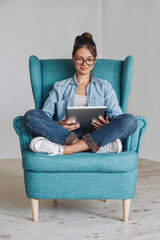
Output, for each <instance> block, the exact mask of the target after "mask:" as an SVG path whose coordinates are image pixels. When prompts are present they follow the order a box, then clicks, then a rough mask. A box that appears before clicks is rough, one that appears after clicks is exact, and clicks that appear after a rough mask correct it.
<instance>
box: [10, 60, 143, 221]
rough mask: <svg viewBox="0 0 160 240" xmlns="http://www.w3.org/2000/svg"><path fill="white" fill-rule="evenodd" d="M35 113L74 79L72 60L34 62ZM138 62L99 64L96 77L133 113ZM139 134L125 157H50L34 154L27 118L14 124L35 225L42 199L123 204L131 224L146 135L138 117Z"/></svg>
mask: <svg viewBox="0 0 160 240" xmlns="http://www.w3.org/2000/svg"><path fill="white" fill-rule="evenodd" d="M29 68H30V78H31V85H32V91H33V96H34V101H35V108H36V109H41V108H42V106H43V103H44V102H45V100H46V98H47V96H48V93H49V91H50V90H51V88H52V85H53V84H54V83H55V82H56V81H59V80H63V79H66V78H69V77H71V76H72V75H73V74H74V73H75V67H74V64H73V62H72V60H71V59H46V60H39V59H38V58H37V57H36V56H31V57H30V59H29ZM132 72H133V57H132V56H128V57H126V59H125V60H124V61H123V60H109V59H98V60H97V62H96V64H95V66H94V69H93V75H94V76H96V77H99V78H101V79H104V81H105V79H107V80H108V81H109V82H110V83H111V84H112V87H113V88H114V89H115V91H116V93H117V98H118V101H119V104H120V106H121V108H122V110H123V112H124V113H127V109H128V99H129V93H130V89H131V81H132ZM137 120H138V129H137V130H136V132H135V133H134V134H132V135H131V136H130V137H128V138H127V140H126V141H125V142H124V143H123V151H122V152H121V153H104V154H97V153H90V152H81V153H75V154H71V155H64V156H63V155H57V156H48V155H47V154H42V153H34V152H32V151H31V150H30V149H29V143H30V141H31V140H32V138H33V137H32V135H31V134H30V132H29V131H28V129H27V128H26V126H25V124H24V120H23V116H19V117H16V118H15V119H14V123H13V124H14V129H15V131H16V133H17V134H18V136H19V140H20V147H21V153H22V165H23V169H24V181H25V189H26V195H27V197H28V198H29V199H31V206H32V215H33V220H34V221H38V204H39V199H122V201H123V220H124V221H128V216H129V209H130V203H131V199H133V198H134V194H135V190H136V183H137V168H138V155H139V146H140V140H141V136H142V134H143V133H144V132H145V130H146V125H147V122H146V119H145V118H144V117H141V116H138V117H137Z"/></svg>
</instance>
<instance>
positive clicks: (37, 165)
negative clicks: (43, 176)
mask: <svg viewBox="0 0 160 240" xmlns="http://www.w3.org/2000/svg"><path fill="white" fill-rule="evenodd" d="M44 159H45V160H44ZM137 164H138V154H137V153H136V152H131V151H130V152H122V153H120V154H119V156H118V158H117V154H116V153H109V154H99V153H89V152H88V153H87V152H86V153H85V152H83V153H74V154H71V155H56V156H48V154H42V153H41V154H35V153H33V152H32V151H24V152H23V168H24V170H26V171H33V172H70V173H71V172H102V173H112V172H113V173H114V172H117V173H120V172H130V171H133V170H135V169H136V168H137Z"/></svg>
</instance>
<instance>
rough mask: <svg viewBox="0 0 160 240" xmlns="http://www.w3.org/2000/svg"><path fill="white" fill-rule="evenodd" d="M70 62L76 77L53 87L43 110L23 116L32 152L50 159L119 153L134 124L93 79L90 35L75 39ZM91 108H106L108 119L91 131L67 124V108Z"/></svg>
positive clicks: (112, 93)
mask: <svg viewBox="0 0 160 240" xmlns="http://www.w3.org/2000/svg"><path fill="white" fill-rule="evenodd" d="M72 59H73V62H74V64H75V68H76V70H77V71H76V73H75V75H74V76H73V77H71V78H69V79H66V80H62V81H59V82H56V83H55V84H54V85H53V89H52V90H51V92H50V93H49V96H48V98H47V100H46V102H45V103H44V106H43V108H42V110H30V111H28V112H27V113H26V114H25V118H24V119H25V124H26V126H27V127H28V128H29V130H30V131H31V133H32V134H33V136H35V138H33V140H32V141H31V143H30V148H31V150H33V151H34V152H39V153H40V152H43V153H48V154H50V155H56V154H64V155H65V154H71V153H76V152H82V151H92V152H94V153H95V152H96V153H107V152H114V153H115V152H121V151H122V142H123V141H124V140H125V139H126V138H127V137H128V136H129V135H131V134H132V133H133V132H135V131H136V129H137V120H136V118H135V117H134V116H132V115H131V114H123V112H122V110H121V108H120V106H119V104H118V101H117V96H116V93H115V91H114V90H113V88H112V86H111V84H110V83H109V82H108V81H107V80H102V79H99V78H96V77H94V76H92V69H93V67H94V64H95V62H96V59H97V50H96V44H95V42H94V41H93V38H92V35H91V34H90V33H83V34H82V35H81V36H77V37H76V39H75V42H74V46H73V53H72ZM94 105H101V106H102V105H103V106H107V116H106V118H105V119H104V118H102V117H99V119H94V120H93V121H92V127H90V128H84V127H83V128H82V127H81V126H80V125H79V124H78V123H77V122H74V120H72V119H70V120H66V106H94ZM53 118H54V120H53Z"/></svg>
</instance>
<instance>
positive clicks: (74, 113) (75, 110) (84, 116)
mask: <svg viewBox="0 0 160 240" xmlns="http://www.w3.org/2000/svg"><path fill="white" fill-rule="evenodd" d="M106 111H107V106H86V107H67V109H66V118H67V119H68V118H73V119H75V120H76V122H79V123H80V127H90V126H92V125H91V121H92V119H98V118H99V116H102V117H103V118H105V117H106Z"/></svg>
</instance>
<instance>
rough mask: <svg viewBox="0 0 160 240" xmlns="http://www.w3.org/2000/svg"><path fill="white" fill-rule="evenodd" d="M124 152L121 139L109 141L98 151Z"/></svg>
mask: <svg viewBox="0 0 160 240" xmlns="http://www.w3.org/2000/svg"><path fill="white" fill-rule="evenodd" d="M120 152H122V142H121V140H120V139H116V140H115V141H114V142H111V143H108V144H106V145H104V146H103V147H101V148H99V150H98V151H97V152H96V153H120Z"/></svg>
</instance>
